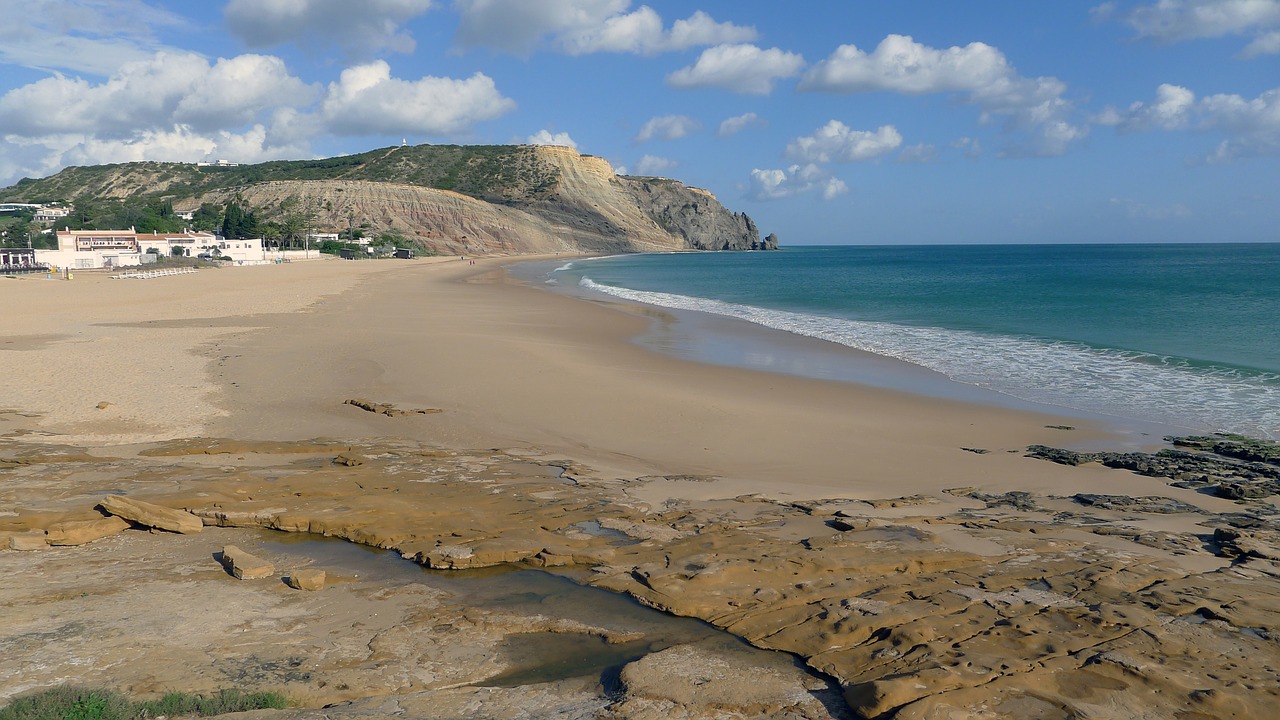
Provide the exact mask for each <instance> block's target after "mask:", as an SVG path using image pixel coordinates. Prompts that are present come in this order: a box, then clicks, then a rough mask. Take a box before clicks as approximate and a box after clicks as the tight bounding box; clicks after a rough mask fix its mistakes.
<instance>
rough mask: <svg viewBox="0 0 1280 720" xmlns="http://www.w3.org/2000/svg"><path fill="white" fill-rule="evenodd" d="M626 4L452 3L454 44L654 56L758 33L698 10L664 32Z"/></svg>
mask: <svg viewBox="0 0 1280 720" xmlns="http://www.w3.org/2000/svg"><path fill="white" fill-rule="evenodd" d="M630 6H631V2H630V0H537V1H536V2H531V1H530V0H457V2H455V3H454V7H455V8H456V9H457V10H458V12H459V13H460V15H461V18H460V21H459V24H458V31H457V42H458V43H459V44H460V45H461V46H463V47H487V48H490V49H493V50H499V51H502V52H508V53H513V54H516V55H528V54H530V53H532V52H533V51H534V50H537V49H539V48H541V47H544V46H549V47H552V48H554V49H556V50H559V51H560V52H564V53H567V54H570V55H585V54H588V53H597V52H616V53H636V54H641V55H653V54H656V53H661V52H669V51H677V50H685V49H688V48H692V47H700V46H706V45H716V44H720V43H727V42H745V41H749V40H754V39H755V38H756V37H757V35H758V33H757V32H756V29H755V28H752V27H746V26H741V25H735V24H733V23H729V22H716V20H715V19H714V18H712V17H711V16H710V15H708V14H706V13H705V12H702V11H697V12H695V13H694V14H693V15H691V16H689V17H688V18H686V19H684V20H677V21H675V22H674V23H673V24H672V25H671V27H670V28H666V27H665V25H664V22H663V20H662V17H661V16H659V15H658V13H657V12H655V11H654V10H653V9H652V8H650V7H648V6H647V5H642V6H640V7H639V8H637V9H636V10H634V11H630V12H628V9H629V8H630Z"/></svg>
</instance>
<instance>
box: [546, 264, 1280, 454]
mask: <svg viewBox="0 0 1280 720" xmlns="http://www.w3.org/2000/svg"><path fill="white" fill-rule="evenodd" d="M553 278H554V279H555V281H556V282H558V283H560V284H562V285H569V284H576V285H578V286H580V287H582V288H585V289H587V290H589V291H592V292H603V293H607V294H609V295H613V296H617V297H621V298H626V299H629V300H633V301H638V302H643V303H648V304H652V305H658V306H662V307H668V308H678V309H684V310H696V311H702V312H707V313H712V314H717V315H725V316H730V317H736V318H740V319H743V320H747V321H750V322H753V323H757V324H759V325H762V326H766V327H770V328H774V329H778V330H783V331H787V332H791V333H795V334H799V335H806V336H811V337H816V338H820V339H823V340H827V341H830V342H833V343H839V344H841V345H845V346H848V347H852V348H856V349H859V350H863V351H868V352H872V353H876V354H879V355H884V356H888V357H891V358H896V359H899V360H903V361H906V362H910V363H914V364H916V365H919V366H922V367H925V368H929V369H931V370H935V371H937V372H940V373H943V374H945V375H946V376H947V377H949V378H951V379H953V380H955V381H958V382H961V383H967V384H971V385H976V386H979V387H983V388H988V389H991V390H995V391H998V392H1000V393H1004V394H1006V395H1009V396H1012V397H1015V398H1020V399H1022V400H1026V401H1030V402H1035V403H1044V404H1049V405H1054V406H1059V407H1066V408H1073V409H1076V410H1080V411H1084V412H1089V413H1101V414H1106V415H1112V416H1116V417H1121V418H1131V419H1136V420H1141V421H1147V422H1155V423H1161V424H1171V425H1177V426H1181V427H1185V428H1192V429H1197V430H1227V431H1233V432H1242V433H1248V434H1252V435H1258V436H1264V437H1273V438H1274V437H1278V436H1280V244H1250V245H1223V244H1202V245H999V246H906V247H903V246H894V247H887V246H886V247H857V246H839V247H808V248H789V249H785V250H782V251H779V252H769V253H763V252H756V253H698V254H669V255H632V256H621V257H613V258H603V259H598V260H590V261H577V262H573V263H568V264H566V265H565V266H562V267H560V268H559V269H558V270H557V271H556V272H555V273H553Z"/></svg>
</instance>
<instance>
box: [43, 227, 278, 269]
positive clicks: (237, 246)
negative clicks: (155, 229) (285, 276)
mask: <svg viewBox="0 0 1280 720" xmlns="http://www.w3.org/2000/svg"><path fill="white" fill-rule="evenodd" d="M37 253H38V255H37V260H38V261H39V262H41V263H44V264H46V265H51V266H55V267H60V268H61V267H66V268H72V269H76V270H87V269H94V268H107V269H113V268H119V267H134V266H137V265H141V264H143V263H144V262H147V261H148V260H149V257H147V256H156V255H159V256H162V257H172V256H182V257H193V258H194V257H201V256H207V257H210V258H214V257H218V258H224V259H226V260H227V261H229V262H232V263H234V264H236V265H259V264H263V263H267V262H271V261H272V258H269V257H268V256H267V253H266V251H265V250H264V249H263V246H262V240H261V239H258V238H254V239H248V240H227V239H225V238H223V237H221V236H218V235H214V234H213V233H209V232H193V231H191V230H188V231H186V232H181V233H139V232H136V231H134V230H133V228H130V229H128V230H70V229H63V230H59V231H58V249H57V250H39V251H37Z"/></svg>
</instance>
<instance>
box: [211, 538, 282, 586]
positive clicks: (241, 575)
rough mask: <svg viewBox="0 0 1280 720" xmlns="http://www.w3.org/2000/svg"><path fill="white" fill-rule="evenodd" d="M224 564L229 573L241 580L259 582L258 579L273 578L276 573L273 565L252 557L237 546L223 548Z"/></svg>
mask: <svg viewBox="0 0 1280 720" xmlns="http://www.w3.org/2000/svg"><path fill="white" fill-rule="evenodd" d="M222 564H223V565H224V566H226V568H227V572H229V573H231V574H232V575H234V576H235V577H236V578H237V579H239V580H257V579H258V578H264V577H271V576H272V575H274V574H275V572H276V568H275V566H274V565H272V564H271V563H269V562H267V561H266V560H263V559H262V558H259V557H255V556H253V555H250V554H249V553H247V552H245V551H244V550H241V549H240V548H238V547H236V546H235V545H227V546H225V547H223V548H222Z"/></svg>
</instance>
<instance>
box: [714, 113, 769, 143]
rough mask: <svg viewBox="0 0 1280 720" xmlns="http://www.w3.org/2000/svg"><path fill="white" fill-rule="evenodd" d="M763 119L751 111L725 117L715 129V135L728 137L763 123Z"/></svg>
mask: <svg viewBox="0 0 1280 720" xmlns="http://www.w3.org/2000/svg"><path fill="white" fill-rule="evenodd" d="M765 124H766V123H765V121H764V119H762V118H761V117H760V116H758V115H756V114H755V113H753V112H749V113H743V114H741V115H735V116H733V117H731V118H725V119H724V120H723V121H721V123H720V127H719V128H717V129H716V135H719V136H720V137H730V136H733V135H737V134H738V133H740V132H742V131H743V130H746V129H747V128H749V127H752V126H756V125H765Z"/></svg>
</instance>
